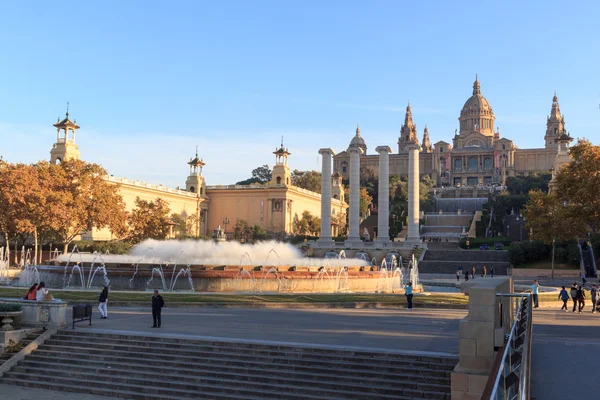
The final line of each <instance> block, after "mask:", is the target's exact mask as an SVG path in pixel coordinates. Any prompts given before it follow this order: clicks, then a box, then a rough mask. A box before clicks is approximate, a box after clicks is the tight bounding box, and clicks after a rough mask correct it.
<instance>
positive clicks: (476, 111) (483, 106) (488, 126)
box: [458, 77, 496, 134]
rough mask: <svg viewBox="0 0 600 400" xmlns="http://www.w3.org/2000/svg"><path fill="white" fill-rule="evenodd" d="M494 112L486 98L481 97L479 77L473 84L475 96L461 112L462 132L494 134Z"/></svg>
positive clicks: (466, 103) (470, 98)
mask: <svg viewBox="0 0 600 400" xmlns="http://www.w3.org/2000/svg"><path fill="white" fill-rule="evenodd" d="M495 119H496V117H495V116H494V110H492V106H491V105H490V103H489V102H488V101H487V99H486V98H485V97H483V96H482V95H481V84H480V83H479V80H478V79H477V77H475V82H474V83H473V95H472V96H471V97H469V99H468V100H467V101H466V102H465V105H464V106H463V108H462V110H461V111H460V117H459V118H458V120H459V121H460V131H461V133H463V132H465V133H468V132H472V131H476V132H480V133H484V134H486V133H487V134H493V133H494V120H495Z"/></svg>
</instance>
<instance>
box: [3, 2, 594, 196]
mask: <svg viewBox="0 0 600 400" xmlns="http://www.w3.org/2000/svg"><path fill="white" fill-rule="evenodd" d="M24 3H26V4H24ZM599 4H600V2H597V1H571V2H565V1H527V2H523V1H504V2H499V1H496V2H492V1H483V0H480V1H473V2H471V1H457V2H446V1H441V0H440V1H410V2H407V1H369V2H366V1H326V0H321V1H281V0H280V1H260V0H257V1H212V2H208V1H189V2H184V1H169V2H167V1H161V2H156V1H102V2H87V1H85V2H84V1H73V2H71V1H58V2H54V4H50V2H46V1H31V2H4V3H3V4H2V11H1V13H0V50H1V51H2V57H1V58H0V60H1V62H0V71H1V73H2V74H1V75H2V79H0V137H1V138H2V140H1V141H0V148H1V151H2V154H3V156H4V158H5V159H7V160H8V161H11V162H19V161H22V162H34V161H37V160H39V159H47V158H48V157H49V151H50V148H51V146H52V143H53V142H54V140H55V130H54V128H53V127H52V124H53V123H54V122H55V121H56V118H57V117H58V116H60V117H61V118H62V117H63V116H64V112H65V104H66V102H67V101H70V103H71V116H72V117H75V118H77V122H78V124H79V125H81V127H82V129H81V131H80V133H79V134H78V138H77V139H78V144H79V147H80V150H81V154H82V157H83V158H84V159H85V160H87V161H93V162H98V163H100V164H102V165H103V166H104V167H106V168H107V169H108V170H109V172H110V173H111V174H114V175H115V176H122V177H123V176H124V177H127V178H130V179H141V180H146V181H149V182H152V183H162V184H165V185H168V186H172V187H174V186H177V185H184V182H185V177H186V175H187V171H188V170H187V165H186V164H185V163H186V162H187V160H189V157H190V156H192V155H193V153H194V149H195V146H196V145H198V146H199V148H200V150H199V152H200V156H201V157H203V158H204V159H205V161H206V163H207V165H206V167H205V168H204V174H205V177H206V180H207V183H208V184H227V183H234V182H236V181H238V180H241V179H244V178H246V177H248V176H249V175H250V171H251V170H252V169H253V168H255V167H256V166H258V165H261V164H267V163H268V164H272V163H273V161H274V156H273V155H272V154H271V152H272V151H273V150H274V148H275V146H276V145H278V144H279V141H280V136H281V135H283V136H284V141H285V144H286V145H287V146H288V147H289V149H290V151H291V152H292V156H291V158H290V163H291V166H292V168H297V169H320V165H319V164H318V154H317V151H318V149H319V148H321V147H332V148H333V149H334V150H336V151H342V150H344V149H345V148H346V147H347V145H348V143H349V141H350V139H351V138H352V136H353V134H354V129H355V127H356V123H357V122H360V125H361V130H362V134H363V137H364V138H365V139H366V141H367V145H368V147H369V150H370V152H374V149H375V147H376V146H378V145H385V144H387V145H390V146H391V147H392V149H396V148H397V146H396V142H397V140H398V134H399V133H398V132H399V129H400V125H401V123H402V122H403V119H404V108H405V107H406V103H407V101H409V100H410V102H411V105H412V107H413V116H414V119H415V123H416V124H417V126H418V129H419V134H420V135H422V130H423V127H424V125H425V124H427V125H428V127H429V132H430V136H431V139H432V141H433V142H435V141H438V140H445V141H448V142H450V141H451V139H452V136H453V134H454V130H455V129H456V128H457V127H458V121H457V118H458V116H459V112H460V109H461V108H462V105H463V103H464V102H465V100H466V99H467V98H468V97H469V96H470V95H471V91H472V88H471V86H472V83H473V80H474V78H475V74H476V73H477V74H479V79H480V81H481V89H482V94H483V95H484V96H485V97H487V99H488V100H489V101H490V103H491V105H492V107H493V109H494V112H495V114H496V124H497V126H499V127H500V130H501V134H502V136H505V137H508V138H509V139H513V140H514V141H515V142H516V143H517V145H518V146H519V147H521V148H529V147H543V136H544V132H545V122H546V115H547V114H548V113H549V112H550V106H551V100H552V95H553V92H554V90H556V91H557V94H558V97H559V101H560V106H561V110H562V112H563V113H564V114H565V116H566V123H567V129H568V130H570V131H571V134H572V135H573V136H575V137H587V138H588V139H591V140H592V141H594V142H595V143H598V142H600V110H599V103H600V77H599V73H600V51H599V49H600V27H599V22H598V15H600V5H599Z"/></svg>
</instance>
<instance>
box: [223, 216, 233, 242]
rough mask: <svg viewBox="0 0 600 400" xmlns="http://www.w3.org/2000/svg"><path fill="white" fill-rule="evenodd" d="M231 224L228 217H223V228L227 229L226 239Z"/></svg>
mask: <svg viewBox="0 0 600 400" xmlns="http://www.w3.org/2000/svg"><path fill="white" fill-rule="evenodd" d="M229 222H231V221H230V220H229V217H228V216H225V217H223V226H224V227H225V237H227V225H229Z"/></svg>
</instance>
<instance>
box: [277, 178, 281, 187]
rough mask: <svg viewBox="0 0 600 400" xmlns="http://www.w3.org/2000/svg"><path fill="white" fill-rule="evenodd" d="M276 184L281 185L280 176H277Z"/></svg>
mask: <svg viewBox="0 0 600 400" xmlns="http://www.w3.org/2000/svg"><path fill="white" fill-rule="evenodd" d="M277 184H278V185H281V177H280V176H278V177H277Z"/></svg>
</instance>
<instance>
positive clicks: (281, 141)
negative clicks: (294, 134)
mask: <svg viewBox="0 0 600 400" xmlns="http://www.w3.org/2000/svg"><path fill="white" fill-rule="evenodd" d="M281 148H282V149H283V135H281Z"/></svg>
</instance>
